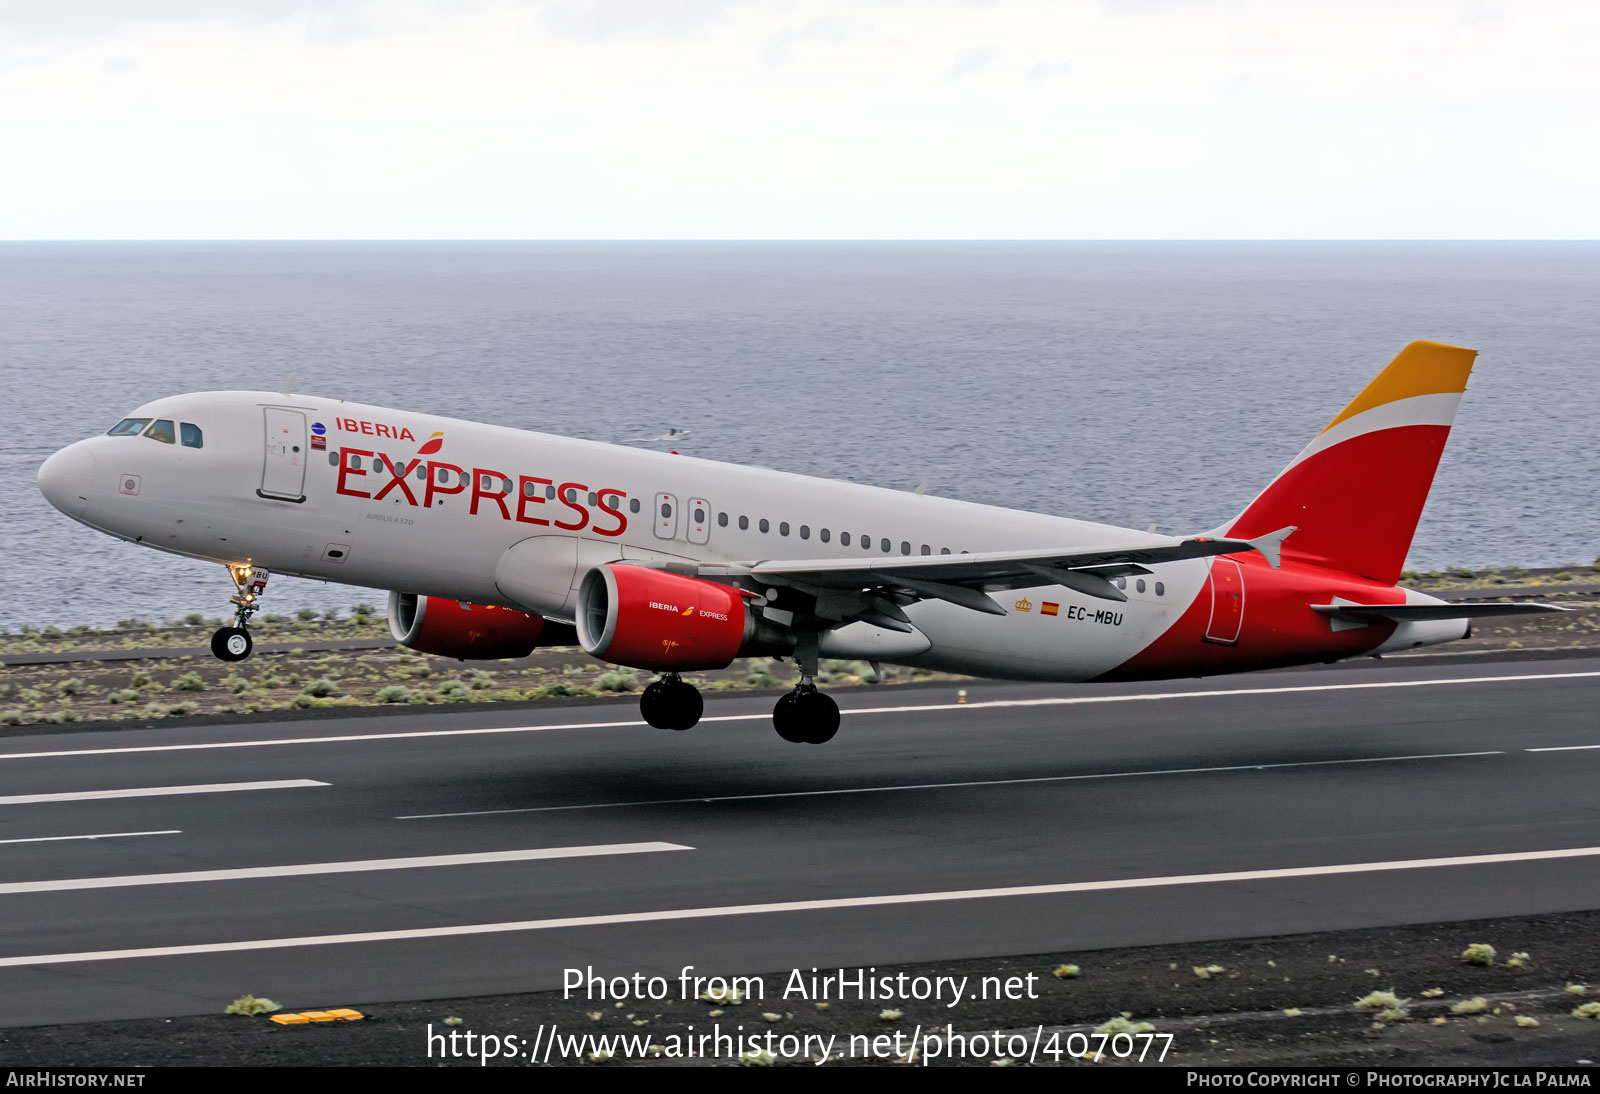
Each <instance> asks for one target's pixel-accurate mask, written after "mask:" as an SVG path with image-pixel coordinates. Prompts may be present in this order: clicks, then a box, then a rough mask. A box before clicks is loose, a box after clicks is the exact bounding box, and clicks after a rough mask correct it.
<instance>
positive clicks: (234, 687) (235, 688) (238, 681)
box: [222, 676, 250, 695]
mask: <svg viewBox="0 0 1600 1094" xmlns="http://www.w3.org/2000/svg"><path fill="white" fill-rule="evenodd" d="M222 683H223V686H225V687H226V688H227V689H228V690H229V691H231V692H233V693H234V694H235V695H243V694H244V693H245V692H247V691H249V690H250V681H248V680H246V679H245V678H244V677H243V676H230V677H228V678H227V679H226V680H224V681H223V682H222Z"/></svg>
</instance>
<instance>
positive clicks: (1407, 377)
mask: <svg viewBox="0 0 1600 1094" xmlns="http://www.w3.org/2000/svg"><path fill="white" fill-rule="evenodd" d="M1477 356H1478V351H1477V350H1475V349H1463V348H1461V347H1460V346H1447V345H1445V344H1444V343H1443V342H1412V343H1411V344H1410V345H1409V346H1407V347H1406V348H1405V349H1403V350H1401V351H1400V355H1399V356H1398V357H1396V358H1395V359H1394V360H1393V361H1390V362H1389V367H1388V368H1386V369H1384V370H1383V371H1382V372H1380V373H1378V375H1377V376H1376V377H1374V378H1373V380H1372V382H1371V383H1370V384H1368V385H1367V386H1366V387H1365V388H1363V389H1362V390H1361V394H1360V395H1357V396H1356V397H1355V399H1353V400H1352V401H1351V403H1350V405H1349V406H1347V407H1345V408H1344V409H1343V410H1341V411H1340V412H1339V416H1338V417H1337V418H1335V419H1334V420H1333V421H1331V422H1329V423H1328V424H1327V425H1326V426H1324V427H1323V429H1322V432H1324V433H1326V432H1327V431H1328V430H1330V429H1332V428H1333V427H1334V426H1336V425H1338V424H1339V423H1340V422H1342V421H1344V420H1345V419H1346V418H1353V417H1355V416H1356V415H1357V414H1360V413H1361V412H1362V411H1364V410H1371V409H1372V408H1373V407H1379V406H1383V405H1384V404H1385V403H1392V402H1395V401H1396V400H1399V399H1410V398H1412V397H1413V396H1416V395H1459V394H1461V393H1462V392H1463V391H1465V390H1467V377H1468V376H1470V375H1471V374H1472V362H1473V361H1474V360H1475V359H1476V358H1477Z"/></svg>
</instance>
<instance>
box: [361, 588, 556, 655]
mask: <svg viewBox="0 0 1600 1094" xmlns="http://www.w3.org/2000/svg"><path fill="white" fill-rule="evenodd" d="M559 626H560V624H554V623H549V622H547V621H546V620H545V618H544V616H542V615H530V614H528V613H527V612H519V611H517V610H516V609H515V608H497V607H494V606H493V605H484V604H463V603H461V602H460V601H458V600H445V599H442V598H440V597H437V596H419V595H418V594H416V593H390V594H389V633H390V634H392V635H394V638H395V641H396V642H399V643H400V644H401V645H402V646H408V647H410V648H411V649H414V650H419V651H421V652H422V653H432V654H437V655H438V656H440V657H457V658H461V659H463V660H465V659H469V658H470V659H471V660H474V661H495V660H499V659H500V658H502V657H526V656H527V655H528V654H530V653H532V652H533V648H534V647H535V646H537V645H538V644H539V639H540V638H541V637H543V638H544V639H545V643H544V644H545V645H547V646H550V645H563V644H565V643H563V642H561V641H560V638H559V636H557V635H554V634H552V633H551V632H552V631H553V630H554V629H555V628H557V627H559ZM568 641H569V642H570V639H568Z"/></svg>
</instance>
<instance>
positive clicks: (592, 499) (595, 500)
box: [589, 490, 600, 505]
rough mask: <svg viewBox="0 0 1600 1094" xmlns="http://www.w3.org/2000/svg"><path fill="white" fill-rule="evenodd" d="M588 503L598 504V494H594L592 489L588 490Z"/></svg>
mask: <svg viewBox="0 0 1600 1094" xmlns="http://www.w3.org/2000/svg"><path fill="white" fill-rule="evenodd" d="M589 504H590V505H598V504H600V495H599V494H596V493H595V492H594V491H593V490H591V491H589Z"/></svg>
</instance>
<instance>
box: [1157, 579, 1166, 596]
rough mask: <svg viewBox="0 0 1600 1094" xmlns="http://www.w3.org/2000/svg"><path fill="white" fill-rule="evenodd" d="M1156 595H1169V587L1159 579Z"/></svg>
mask: <svg viewBox="0 0 1600 1094" xmlns="http://www.w3.org/2000/svg"><path fill="white" fill-rule="evenodd" d="M1156 595H1157V596H1166V595H1167V587H1166V586H1165V585H1163V584H1161V582H1159V581H1158V582H1156Z"/></svg>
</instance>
